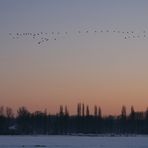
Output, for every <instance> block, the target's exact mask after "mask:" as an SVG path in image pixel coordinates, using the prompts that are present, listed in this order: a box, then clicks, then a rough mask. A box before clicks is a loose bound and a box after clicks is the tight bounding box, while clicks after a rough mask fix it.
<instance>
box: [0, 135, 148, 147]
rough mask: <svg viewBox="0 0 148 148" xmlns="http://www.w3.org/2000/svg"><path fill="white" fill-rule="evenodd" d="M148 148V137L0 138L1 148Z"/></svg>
mask: <svg viewBox="0 0 148 148" xmlns="http://www.w3.org/2000/svg"><path fill="white" fill-rule="evenodd" d="M21 147H26V148H35V147H47V148H148V137H144V136H143V137H142V136H138V137H86V136H83V137H82V136H0V148H21Z"/></svg>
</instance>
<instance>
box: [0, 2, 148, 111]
mask: <svg viewBox="0 0 148 148" xmlns="http://www.w3.org/2000/svg"><path fill="white" fill-rule="evenodd" d="M147 6H148V1H147V0H141V1H139V0H124V1H123V0H92V1H90V0H79V1H78V0H75V1H74V0H73V1H68V0H61V1H58V0H44V1H41V0H32V1H30V0H25V1H19V0H11V1H8V0H5V1H4V0H1V1H0V69H1V75H0V82H1V84H2V85H1V87H0V100H1V103H2V104H3V105H5V106H6V105H8V106H12V107H13V108H15V109H16V108H17V107H18V106H21V105H25V106H28V107H29V108H30V109H42V108H51V109H49V110H51V112H55V110H57V107H58V105H59V104H68V105H69V106H70V107H71V111H72V112H74V107H75V105H76V103H77V102H79V101H81V102H86V103H88V104H90V105H92V106H93V105H94V104H100V105H101V106H102V107H103V108H104V112H105V113H108V112H113V113H117V111H119V108H120V107H121V106H122V105H124V104H125V105H127V106H130V105H132V104H133V105H135V106H136V107H137V108H138V109H139V110H141V109H144V108H145V107H146V104H147V103H148V101H147V97H148V94H147V88H148V87H147V86H148V81H147V74H148V69H147V63H148V60H147V54H148V51H147V41H148V37H147V36H148V34H147V33H148V17H147V14H148V9H147ZM79 30H80V31H81V32H82V33H81V34H80V35H79V34H78V31H79ZM86 30H89V33H88V34H86V33H84V32H85V31H86ZM94 30H97V31H98V33H96V34H95V33H94ZM100 30H104V31H106V30H109V31H110V32H109V33H102V34H101V33H100ZM113 30H116V31H117V30H120V31H124V32H127V31H134V32H135V33H136V38H135V39H132V38H130V39H128V40H125V39H124V37H125V36H124V35H121V34H114V33H113ZM143 31H146V35H147V36H146V37H145V38H144V37H143ZM18 32H19V33H23V32H32V33H37V32H49V33H51V32H55V33H57V32H60V36H58V35H54V38H56V39H57V40H56V41H54V38H51V39H50V40H49V42H47V43H45V44H41V45H38V44H37V42H36V41H34V40H33V39H30V38H24V39H18V40H13V39H12V38H11V37H10V36H9V33H12V34H16V33H18ZM65 32H68V35H65V34H64V33H65ZM137 36H139V37H137ZM106 102H111V103H106Z"/></svg>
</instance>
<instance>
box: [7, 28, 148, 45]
mask: <svg viewBox="0 0 148 148" xmlns="http://www.w3.org/2000/svg"><path fill="white" fill-rule="evenodd" d="M73 33H75V35H86V34H87V35H89V34H102V33H106V34H109V33H110V34H111V33H113V34H119V35H121V36H122V38H123V39H125V40H127V39H136V38H146V37H147V35H146V33H147V32H146V30H143V31H140V32H137V31H121V30H116V29H115V30H108V29H100V30H98V29H91V30H90V29H86V30H85V29H84V30H77V31H75V32H73ZM69 34H71V32H68V31H65V32H59V31H56V32H36V33H31V32H29V33H9V36H10V37H11V38H12V39H16V40H19V39H24V38H30V39H33V40H35V41H36V43H37V44H38V45H40V44H43V43H46V42H48V41H50V40H54V41H56V40H57V39H58V38H59V37H60V36H61V37H62V36H68V35H69Z"/></svg>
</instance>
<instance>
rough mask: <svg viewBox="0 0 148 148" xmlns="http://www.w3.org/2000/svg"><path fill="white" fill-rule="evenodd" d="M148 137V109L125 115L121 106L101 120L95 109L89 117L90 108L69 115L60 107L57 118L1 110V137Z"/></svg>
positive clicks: (123, 107) (20, 109) (81, 105)
mask: <svg viewBox="0 0 148 148" xmlns="http://www.w3.org/2000/svg"><path fill="white" fill-rule="evenodd" d="M108 133H110V134H148V108H147V109H146V111H144V112H136V111H135V110H134V107H133V106H132V107H131V111H130V113H129V114H128V115H127V112H126V107H125V106H122V108H121V114H120V115H118V116H113V115H108V116H102V111H101V108H100V107H97V106H96V105H95V106H94V114H93V115H92V114H90V110H89V106H88V105H87V106H85V105H84V104H82V103H78V104H77V114H76V115H70V114H69V111H68V108H67V106H65V107H63V106H62V105H61V106H60V108H59V112H58V113H57V114H56V115H51V114H48V113H47V111H46V110H45V111H43V112H42V111H35V112H32V113H31V112H29V111H28V109H27V108H26V107H20V108H19V109H18V110H17V114H16V115H14V113H13V110H12V109H11V108H9V107H6V108H4V107H3V106H1V107H0V134H1V135H4V134H26V135H27V134H28V135H30V134H31V135H32V134H47V135H48V134H50V135H52V134H56V135H66V134H108Z"/></svg>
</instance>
